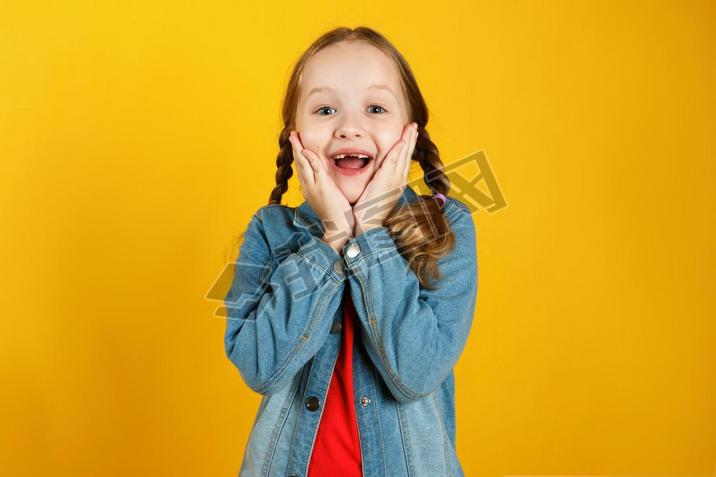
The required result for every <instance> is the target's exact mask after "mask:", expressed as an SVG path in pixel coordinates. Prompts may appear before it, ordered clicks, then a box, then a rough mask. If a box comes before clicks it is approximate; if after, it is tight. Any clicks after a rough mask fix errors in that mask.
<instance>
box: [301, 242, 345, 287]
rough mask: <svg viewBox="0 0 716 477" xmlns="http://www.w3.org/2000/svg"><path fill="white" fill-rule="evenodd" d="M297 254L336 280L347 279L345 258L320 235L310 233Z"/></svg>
mask: <svg viewBox="0 0 716 477" xmlns="http://www.w3.org/2000/svg"><path fill="white" fill-rule="evenodd" d="M296 254H297V255H299V256H300V257H302V258H303V259H304V260H305V261H306V262H308V263H310V264H311V265H313V266H314V267H316V268H318V269H319V270H320V271H321V272H323V273H325V274H326V275H328V276H329V277H331V278H332V279H333V280H335V281H336V282H339V283H340V282H342V281H343V280H345V266H344V263H343V258H342V257H341V256H340V255H339V254H338V252H337V251H336V250H335V249H333V247H331V246H330V245H328V243H326V242H325V241H324V240H323V239H321V238H320V237H317V236H315V235H310V237H309V238H308V240H307V241H306V242H305V243H303V244H302V245H301V246H300V247H299V249H298V250H297V251H296Z"/></svg>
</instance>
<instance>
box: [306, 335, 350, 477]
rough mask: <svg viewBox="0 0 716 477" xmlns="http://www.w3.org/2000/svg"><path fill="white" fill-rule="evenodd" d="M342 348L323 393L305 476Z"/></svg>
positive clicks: (336, 356)
mask: <svg viewBox="0 0 716 477" xmlns="http://www.w3.org/2000/svg"><path fill="white" fill-rule="evenodd" d="M340 351H341V350H340V348H338V351H336V355H335V356H334V357H333V365H332V366H331V374H330V378H329V379H328V386H326V391H325V392H324V393H323V396H322V399H321V402H323V405H322V406H321V413H320V414H319V416H318V421H317V422H316V427H315V429H314V430H313V438H312V439H311V448H310V449H309V450H308V458H307V459H306V469H305V470H304V471H303V473H304V475H308V467H309V466H310V465H311V454H313V447H314V446H315V445H316V436H317V435H318V427H319V426H320V425H321V418H322V417H323V411H325V410H326V398H327V397H328V391H329V390H330V389H331V382H332V381H333V371H334V370H335V369H336V363H337V362H338V354H339V353H340ZM306 389H308V381H307V382H306Z"/></svg>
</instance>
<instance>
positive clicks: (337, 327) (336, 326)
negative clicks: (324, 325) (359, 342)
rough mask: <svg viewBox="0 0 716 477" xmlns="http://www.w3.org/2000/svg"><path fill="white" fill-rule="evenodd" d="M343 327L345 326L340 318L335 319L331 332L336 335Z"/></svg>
mask: <svg viewBox="0 0 716 477" xmlns="http://www.w3.org/2000/svg"><path fill="white" fill-rule="evenodd" d="M341 328H343V325H342V324H341V322H340V320H333V323H332V324H331V334H332V335H335V334H336V333H339V332H340V331H341Z"/></svg>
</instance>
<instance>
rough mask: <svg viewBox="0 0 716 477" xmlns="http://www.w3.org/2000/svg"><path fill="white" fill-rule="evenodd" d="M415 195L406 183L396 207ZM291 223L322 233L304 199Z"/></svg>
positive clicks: (296, 209) (317, 218)
mask: <svg viewBox="0 0 716 477" xmlns="http://www.w3.org/2000/svg"><path fill="white" fill-rule="evenodd" d="M417 196H418V195H417V194H416V193H415V191H414V190H413V188H412V187H410V185H406V186H405V189H404V190H403V194H402V195H401V196H400V199H399V200H398V204H397V205H396V207H398V206H400V205H403V204H405V203H408V202H413V201H414V200H415V198H416V197H417ZM293 225H295V226H297V227H305V228H308V229H309V230H314V231H315V232H314V233H316V234H318V233H320V234H323V232H324V228H323V223H322V222H321V219H320V217H319V216H318V214H316V212H315V211H314V210H313V209H312V208H311V206H310V205H308V202H307V201H305V200H304V201H303V202H302V203H301V205H299V206H298V207H296V208H295V209H294V212H293Z"/></svg>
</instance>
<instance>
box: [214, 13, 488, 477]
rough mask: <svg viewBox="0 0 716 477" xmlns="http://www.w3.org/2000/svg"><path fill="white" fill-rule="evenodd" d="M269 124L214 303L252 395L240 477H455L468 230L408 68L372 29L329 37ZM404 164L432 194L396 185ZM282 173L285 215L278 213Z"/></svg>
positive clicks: (312, 52) (470, 281) (467, 312)
mask: <svg viewBox="0 0 716 477" xmlns="http://www.w3.org/2000/svg"><path fill="white" fill-rule="evenodd" d="M283 121H284V129H283V131H282V132H281V135H280V138H279V146H280V148H281V150H280V152H279V153H278V157H277V160H276V164H277V166H278V170H277V172H276V184H277V185H276V187H275V188H274V190H273V191H272V193H271V196H270V200H269V204H267V205H265V206H263V207H261V208H260V209H259V210H258V211H257V212H256V213H255V214H254V215H253V217H252V218H251V221H250V222H249V224H248V226H247V230H246V232H245V234H244V238H243V242H242V244H241V246H240V249H239V258H238V261H237V263H236V265H235V269H234V280H233V282H232V285H231V289H230V290H229V292H228V294H227V296H226V305H227V310H228V320H227V327H226V335H225V347H226V354H227V356H228V357H229V359H230V360H231V362H232V363H233V364H234V365H235V366H236V367H237V368H238V370H239V373H240V375H241V377H242V379H243V380H244V381H245V382H246V384H247V385H248V386H249V387H250V388H251V389H252V390H254V391H255V392H257V393H260V394H262V396H263V397H262V401H261V404H260V406H259V409H258V412H257V415H256V419H255V421H254V423H253V427H252V430H251V433H250V435H249V439H248V442H247V444H246V448H245V453H244V457H243V462H242V464H241V469H240V471H239V475H240V476H289V477H290V476H296V477H321V476H331V477H353V476H356V477H357V476H366V477H377V476H390V477H401V476H412V477H419V476H426V477H428V476H429V477H436V476H461V475H463V470H462V466H461V464H460V462H459V460H458V458H457V453H456V450H455V449H456V448H455V399H454V389H455V388H454V374H453V367H454V366H455V363H456V362H457V360H458V358H459V356H460V354H461V352H462V350H463V348H464V346H465V343H466V341H467V337H468V334H469V332H470V326H471V324H472V319H473V314H474V310H475V301H476V297H477V248H476V233H475V228H474V222H473V219H472V215H471V213H470V210H469V208H468V207H467V206H466V205H465V204H464V203H462V202H460V201H459V200H457V199H455V198H452V197H446V196H447V194H448V192H449V190H450V181H449V180H448V178H447V176H446V175H445V174H444V173H443V167H442V162H441V160H440V157H439V154H438V149H437V147H436V146H435V144H433V142H432V141H431V140H430V136H429V134H428V133H427V131H426V130H425V127H426V125H427V122H428V111H427V107H426V105H425V102H424V101H423V98H422V95H421V93H420V90H419V89H418V86H417V84H416V81H415V78H414V76H413V73H412V71H411V69H410V67H409V66H408V64H407V62H406V61H405V59H404V58H403V56H402V55H401V54H400V53H399V52H398V51H397V50H396V48H395V47H394V46H393V45H392V44H391V43H390V42H389V41H388V40H387V39H386V38H385V37H383V36H382V35H381V34H379V33H378V32H376V31H374V30H372V29H370V28H366V27H358V28H355V29H350V28H337V29H334V30H332V31H330V32H328V33H326V34H324V35H323V36H321V37H320V38H318V39H317V40H316V41H315V42H314V43H313V44H312V45H311V46H310V47H309V48H308V50H307V51H306V52H305V53H304V54H303V55H302V56H301V58H300V60H299V61H298V63H297V64H296V66H295V67H294V69H293V73H292V75H291V78H290V80H289V84H288V90H287V92H286V96H285V100H284V104H283ZM411 161H416V162H417V163H418V164H420V167H421V168H422V170H423V172H424V176H423V180H424V181H425V184H426V185H427V186H428V187H429V188H430V189H431V190H432V191H433V193H434V195H433V196H422V195H421V196H419V195H417V194H416V193H415V191H414V190H413V189H412V188H411V187H410V186H408V185H407V177H408V171H409V169H410V164H411ZM294 167H295V170H296V173H297V174H298V178H299V181H300V184H301V190H302V193H303V195H304V197H305V199H306V200H305V201H304V202H303V203H302V204H301V205H299V206H298V207H296V208H293V207H288V206H285V205H281V197H282V195H283V194H284V193H285V192H286V190H287V189H288V179H289V178H290V177H291V176H292V174H293V171H294V169H293V168H294Z"/></svg>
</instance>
